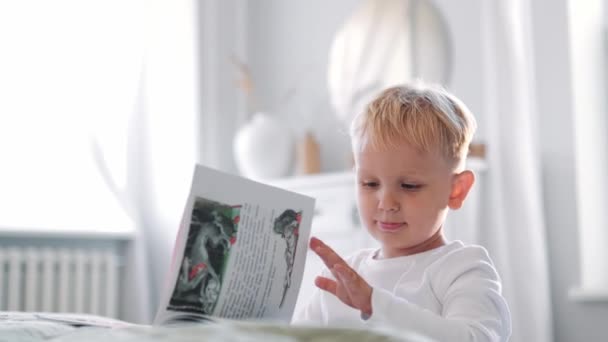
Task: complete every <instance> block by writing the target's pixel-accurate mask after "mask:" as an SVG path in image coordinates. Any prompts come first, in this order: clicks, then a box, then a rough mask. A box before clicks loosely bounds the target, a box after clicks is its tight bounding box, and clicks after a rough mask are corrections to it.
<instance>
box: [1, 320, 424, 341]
mask: <svg viewBox="0 0 608 342" xmlns="http://www.w3.org/2000/svg"><path fill="white" fill-rule="evenodd" d="M406 335H407V334H404V333H399V334H395V333H391V332H388V331H379V330H354V329H346V328H343V329H338V328H321V327H294V326H287V325H278V324H266V323H245V322H222V323H208V324H188V325H181V326H167V327H155V326H139V325H133V326H127V327H120V328H102V327H81V328H75V327H72V326H70V325H67V324H64V323H59V322H49V321H31V320H30V321H7V320H5V321H1V322H0V341H1V342H4V341H11V342H13V341H19V342H40V341H53V342H76V341H78V342H81V341H90V342H97V341H99V342H101V341H104V342H105V341H111V342H147V341H150V342H154V341H170V342H190V341H192V342H194V341H197V342H199V341H235V342H240V341H248V342H249V341H263V342H275V341H281V342H283V341H285V342H287V341H328V342H329V341H336V342H340V341H344V342H354V341H378V342H380V341H427V340H423V339H419V338H414V337H412V336H410V337H408V336H406Z"/></svg>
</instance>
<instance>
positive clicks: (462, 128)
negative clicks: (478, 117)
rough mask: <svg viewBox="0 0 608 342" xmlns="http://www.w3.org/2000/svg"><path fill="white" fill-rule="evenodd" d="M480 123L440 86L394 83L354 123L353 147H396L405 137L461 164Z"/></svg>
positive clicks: (418, 147) (427, 149)
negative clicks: (396, 84) (395, 84)
mask: <svg viewBox="0 0 608 342" xmlns="http://www.w3.org/2000/svg"><path fill="white" fill-rule="evenodd" d="M476 128H477V123H476V122H475V118H474V117H473V114H471V112H470V111H469V109H468V108H467V107H466V106H465V105H464V103H462V102H461V101H460V100H459V99H457V98H456V97H455V96H454V95H452V94H450V93H448V92H447V91H446V90H445V89H443V88H441V87H439V86H430V85H422V84H420V83H416V84H410V85H402V86H396V87H391V88H388V89H386V90H384V91H383V92H382V93H380V95H378V96H377V97H376V98H375V99H374V100H373V101H372V102H371V103H370V104H369V105H368V106H367V107H366V109H365V110H364V111H363V112H362V113H360V114H358V115H357V116H356V117H355V118H354V119H353V122H352V124H351V128H350V135H351V138H352V141H353V149H360V148H362V147H363V145H365V144H370V146H371V147H372V148H374V149H387V148H391V147H395V146H396V145H398V144H399V143H401V142H403V141H405V142H407V143H408V144H410V145H412V146H413V147H414V148H416V149H418V150H420V151H424V152H439V153H441V155H442V156H444V157H445V158H446V159H447V160H448V161H454V162H456V163H457V164H461V162H462V161H464V159H465V158H466V155H467V152H468V148H469V144H470V143H471V140H472V138H473V134H474V133H475V130H476Z"/></svg>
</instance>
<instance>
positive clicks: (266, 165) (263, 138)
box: [233, 112, 294, 179]
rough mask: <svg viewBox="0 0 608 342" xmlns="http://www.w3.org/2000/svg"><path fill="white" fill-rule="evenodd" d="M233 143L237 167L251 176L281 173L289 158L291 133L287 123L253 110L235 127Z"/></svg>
mask: <svg viewBox="0 0 608 342" xmlns="http://www.w3.org/2000/svg"><path fill="white" fill-rule="evenodd" d="M233 147H234V157H235V161H236V164H237V167H238V169H239V171H240V172H241V174H242V175H244V176H246V177H249V178H253V179H271V178H279V177H284V176H286V175H287V173H288V172H289V169H290V166H291V163H292V160H293V150H294V146H293V136H292V134H291V132H290V130H289V127H287V126H285V125H282V124H281V123H280V122H279V121H278V120H277V119H275V118H273V117H272V116H270V115H268V114H266V113H263V112H257V113H255V114H254V115H253V117H252V118H251V120H250V121H249V122H248V123H247V124H245V125H244V126H243V127H241V128H240V129H239V130H238V132H237V133H236V136H235V137H234V146H233Z"/></svg>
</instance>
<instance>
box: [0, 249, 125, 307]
mask: <svg viewBox="0 0 608 342" xmlns="http://www.w3.org/2000/svg"><path fill="white" fill-rule="evenodd" d="M117 259H118V258H117V256H116V255H115V252H114V250H112V249H109V248H108V249H87V250H85V249H68V248H49V247H40V248H34V247H25V248H20V247H0V310H8V311H45V312H71V313H89V314H95V315H102V316H106V317H117V302H118V296H117V291H118V266H119V265H118V260H117Z"/></svg>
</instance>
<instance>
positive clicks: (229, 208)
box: [155, 165, 314, 324]
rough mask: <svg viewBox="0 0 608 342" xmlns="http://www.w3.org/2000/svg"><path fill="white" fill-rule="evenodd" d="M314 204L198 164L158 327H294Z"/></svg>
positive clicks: (158, 317) (290, 194) (160, 310)
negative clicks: (259, 323) (205, 319)
mask: <svg viewBox="0 0 608 342" xmlns="http://www.w3.org/2000/svg"><path fill="white" fill-rule="evenodd" d="M313 210H314V199H312V198H310V197H307V196H304V195H301V194H297V193H294V192H290V191H287V190H283V189H279V188H275V187H272V186H269V185H266V184H262V183H258V182H255V181H252V180H249V179H246V178H242V177H238V176H234V175H230V174H226V173H222V172H219V171H216V170H213V169H210V168H206V167H203V166H200V165H197V166H196V168H195V172H194V177H193V181H192V187H191V191H190V195H189V197H188V201H187V203H186V206H185V210H184V216H183V218H182V220H181V226H180V229H179V232H178V236H177V240H176V243H175V248H174V254H173V260H172V263H171V270H170V272H169V279H168V285H167V286H166V287H165V292H164V293H163V297H162V298H161V306H160V309H159V311H158V314H157V317H156V320H155V323H156V324H162V323H166V322H169V321H175V320H180V319H196V317H202V316H213V317H219V318H226V319H239V320H250V319H256V320H260V319H264V320H277V321H283V322H289V321H290V320H291V316H292V314H293V310H294V306H295V303H296V299H297V295H298V292H299V289H300V283H301V282H302V275H303V271H304V263H305V257H306V251H307V246H308V239H309V236H310V228H311V223H312V216H313Z"/></svg>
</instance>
